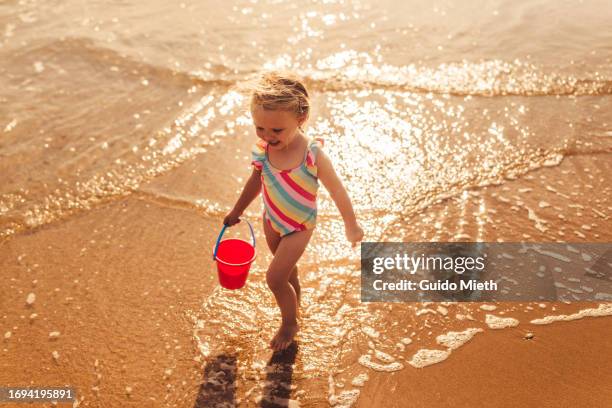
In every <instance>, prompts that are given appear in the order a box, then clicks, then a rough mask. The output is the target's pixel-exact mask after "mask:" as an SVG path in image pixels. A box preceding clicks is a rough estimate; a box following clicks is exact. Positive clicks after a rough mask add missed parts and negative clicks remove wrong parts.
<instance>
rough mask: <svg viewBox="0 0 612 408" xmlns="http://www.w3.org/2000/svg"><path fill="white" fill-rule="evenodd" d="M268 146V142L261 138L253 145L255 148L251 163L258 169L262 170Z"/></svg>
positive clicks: (252, 152)
mask: <svg viewBox="0 0 612 408" xmlns="http://www.w3.org/2000/svg"><path fill="white" fill-rule="evenodd" d="M266 147H267V143H266V142H265V141H263V140H261V139H260V140H258V141H257V143H255V144H254V145H253V149H252V150H251V157H252V161H251V164H252V165H253V167H255V168H256V169H257V170H261V169H262V168H263V165H264V162H265V161H266Z"/></svg>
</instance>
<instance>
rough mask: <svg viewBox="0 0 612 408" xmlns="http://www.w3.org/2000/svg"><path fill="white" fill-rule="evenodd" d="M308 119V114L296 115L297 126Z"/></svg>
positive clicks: (300, 125)
mask: <svg viewBox="0 0 612 408" xmlns="http://www.w3.org/2000/svg"><path fill="white" fill-rule="evenodd" d="M307 120H308V114H307V113H306V114H304V115H302V116H298V127H299V128H301V127H302V125H303V124H304V123H306V121H307Z"/></svg>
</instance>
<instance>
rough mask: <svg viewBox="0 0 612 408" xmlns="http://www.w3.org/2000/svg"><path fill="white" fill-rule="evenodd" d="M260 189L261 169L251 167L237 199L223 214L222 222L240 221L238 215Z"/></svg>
mask: <svg viewBox="0 0 612 408" xmlns="http://www.w3.org/2000/svg"><path fill="white" fill-rule="evenodd" d="M260 191H261V171H260V170H257V169H255V168H253V171H252V172H251V176H250V177H249V179H248V180H247V182H246V184H245V185H244V188H243V189H242V193H241V194H240V197H238V201H236V204H234V208H232V210H231V211H230V212H229V213H228V214H227V215H226V216H225V218H224V219H223V224H225V225H228V226H230V225H234V224H236V223H238V222H240V216H241V215H242V213H243V212H244V210H246V208H247V207H248V206H249V204H251V203H252V202H253V200H254V199H255V198H256V197H257V196H258V195H259V192H260Z"/></svg>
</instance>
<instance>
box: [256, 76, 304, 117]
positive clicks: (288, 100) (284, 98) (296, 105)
mask: <svg viewBox="0 0 612 408" xmlns="http://www.w3.org/2000/svg"><path fill="white" fill-rule="evenodd" d="M246 90H247V91H248V92H249V94H250V97H251V110H253V108H255V107H256V106H261V107H262V108H263V109H266V110H282V111H288V112H293V113H295V115H296V116H297V117H303V116H308V114H309V112H310V99H309V96H308V91H307V90H306V87H305V86H304V84H303V83H302V81H301V80H300V78H299V77H298V76H297V75H295V74H293V73H291V72H281V71H267V72H264V73H262V74H260V75H259V76H258V77H257V78H255V79H254V80H252V81H250V82H249V83H248V84H247V85H246Z"/></svg>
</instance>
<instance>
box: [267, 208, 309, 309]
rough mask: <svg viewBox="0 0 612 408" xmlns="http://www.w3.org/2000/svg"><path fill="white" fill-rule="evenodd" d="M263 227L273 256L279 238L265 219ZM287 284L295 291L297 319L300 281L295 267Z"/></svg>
mask: <svg viewBox="0 0 612 408" xmlns="http://www.w3.org/2000/svg"><path fill="white" fill-rule="evenodd" d="M263 226H264V233H265V235H266V242H267V243H268V248H270V252H272V254H275V253H276V248H278V244H279V243H280V240H281V237H280V235H279V234H278V232H276V231H274V230H273V229H272V227H271V226H270V224H268V222H267V221H266V220H265V219H264V220H263ZM289 283H290V284H291V286H293V290H294V291H295V295H296V297H297V305H298V317H299V314H300V311H299V307H300V298H301V296H300V294H301V287H300V280H299V277H298V267H297V265H295V266H294V267H293V269H292V270H291V275H290V276H289Z"/></svg>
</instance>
